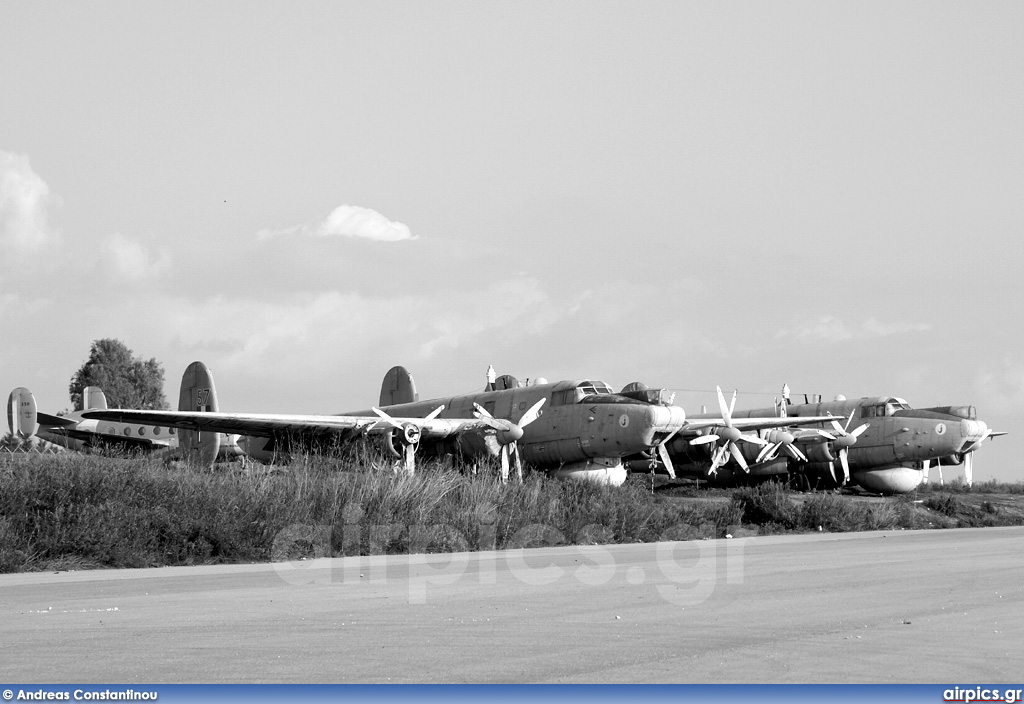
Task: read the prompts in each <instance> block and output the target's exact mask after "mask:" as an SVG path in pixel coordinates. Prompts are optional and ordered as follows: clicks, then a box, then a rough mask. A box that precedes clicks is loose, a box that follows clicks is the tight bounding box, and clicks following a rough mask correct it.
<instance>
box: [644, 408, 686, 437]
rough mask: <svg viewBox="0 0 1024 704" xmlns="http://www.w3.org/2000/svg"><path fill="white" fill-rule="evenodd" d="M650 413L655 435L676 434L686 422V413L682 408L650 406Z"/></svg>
mask: <svg viewBox="0 0 1024 704" xmlns="http://www.w3.org/2000/svg"><path fill="white" fill-rule="evenodd" d="M648 411H649V412H650V413H651V414H652V416H651V426H652V427H653V428H654V432H655V433H664V434H666V435H668V434H670V433H674V432H676V431H677V430H679V429H680V428H682V427H683V423H685V422H686V412H685V411H683V409H682V408H681V407H680V406H650V407H649V408H648Z"/></svg>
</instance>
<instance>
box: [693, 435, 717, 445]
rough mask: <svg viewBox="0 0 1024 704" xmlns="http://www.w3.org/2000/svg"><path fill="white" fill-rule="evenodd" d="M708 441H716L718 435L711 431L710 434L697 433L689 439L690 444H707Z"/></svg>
mask: <svg viewBox="0 0 1024 704" xmlns="http://www.w3.org/2000/svg"><path fill="white" fill-rule="evenodd" d="M709 442H718V436H717V435H715V434H714V433H712V434H711V435H698V436H697V437H695V438H694V439H693V440H691V441H690V444H691V445H707V444H708V443H709Z"/></svg>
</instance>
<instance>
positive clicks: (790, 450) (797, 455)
mask: <svg viewBox="0 0 1024 704" xmlns="http://www.w3.org/2000/svg"><path fill="white" fill-rule="evenodd" d="M784 449H785V451H786V454H787V455H789V456H790V457H792V458H793V459H795V460H800V461H801V462H806V461H807V455H805V454H804V453H802V452H801V451H800V448H799V447H797V446H796V445H786V446H785V448H784Z"/></svg>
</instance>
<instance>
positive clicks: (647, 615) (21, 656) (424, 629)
mask: <svg viewBox="0 0 1024 704" xmlns="http://www.w3.org/2000/svg"><path fill="white" fill-rule="evenodd" d="M1022 544H1024V528H973V529H956V530H931V531H884V532H871V533H844V534H827V533H826V534H814V535H784V536H772V537H756V538H734V539H731V540H706V541H689V542H675V543H648V544H634V545H610V546H566V547H556V548H543V549H530V550H509V551H500V552H486V553H458V554H454V555H443V554H437V555H401V556H394V555H392V556H381V557H363V558H337V559H321V560H310V561H306V562H286V563H275V564H253V565H224V566H209V567H171V568H159V569H139V570H108V571H107V570H95V571H80V572H61V573H56V574H54V573H22V574H8V575H2V576H0V603H2V605H3V638H2V644H0V652H2V657H3V663H4V668H3V669H4V675H5V677H6V678H7V679H8V681H11V682H32V683H36V682H38V683H67V682H83V683H109V682H124V683H129V684H131V683H174V682H182V683H183V682H254V681H255V682H876V681H893V682H978V681H981V682H993V683H1010V682H1019V681H1020V677H1021V670H1020V652H1021V648H1022V646H1024V585H1022V583H1021V579H1020V576H1021V574H1022V567H1024V556H1022V554H1021V549H1020V548H1021V545H1022Z"/></svg>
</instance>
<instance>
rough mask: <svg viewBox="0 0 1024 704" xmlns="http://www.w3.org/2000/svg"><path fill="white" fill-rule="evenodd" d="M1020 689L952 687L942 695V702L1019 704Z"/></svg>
mask: <svg viewBox="0 0 1024 704" xmlns="http://www.w3.org/2000/svg"><path fill="white" fill-rule="evenodd" d="M1021 692H1022V690H1020V689H999V688H992V689H984V688H982V687H974V688H972V689H961V688H960V687H954V688H953V689H947V690H945V691H944V692H943V693H942V701H944V702H1019V701H1020V700H1021Z"/></svg>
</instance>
